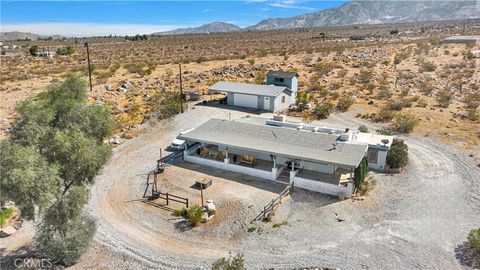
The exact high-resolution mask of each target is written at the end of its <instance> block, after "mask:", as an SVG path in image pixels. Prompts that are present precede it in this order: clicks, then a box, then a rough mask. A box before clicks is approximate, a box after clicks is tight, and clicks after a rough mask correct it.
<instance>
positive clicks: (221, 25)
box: [152, 22, 242, 35]
mask: <svg viewBox="0 0 480 270" xmlns="http://www.w3.org/2000/svg"><path fill="white" fill-rule="evenodd" d="M241 29H242V28H240V27H239V26H237V25H235V24H232V23H225V22H212V23H208V24H204V25H201V26H199V27H191V28H179V29H175V30H172V31H166V32H157V33H153V34H152V35H178V34H198V33H222V32H235V31H239V30H241Z"/></svg>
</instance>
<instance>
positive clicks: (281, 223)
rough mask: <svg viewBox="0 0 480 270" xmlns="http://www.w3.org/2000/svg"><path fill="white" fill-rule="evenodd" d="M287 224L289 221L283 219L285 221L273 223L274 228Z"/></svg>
mask: <svg viewBox="0 0 480 270" xmlns="http://www.w3.org/2000/svg"><path fill="white" fill-rule="evenodd" d="M287 224H288V221H283V222H280V223H273V225H272V228H278V227H281V226H284V225H287Z"/></svg>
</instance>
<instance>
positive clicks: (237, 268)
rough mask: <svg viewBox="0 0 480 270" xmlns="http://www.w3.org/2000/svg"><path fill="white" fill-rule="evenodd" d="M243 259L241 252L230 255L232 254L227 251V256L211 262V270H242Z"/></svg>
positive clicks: (243, 267)
mask: <svg viewBox="0 0 480 270" xmlns="http://www.w3.org/2000/svg"><path fill="white" fill-rule="evenodd" d="M244 264H245V259H243V254H242V253H238V254H236V255H235V256H233V257H232V254H231V253H229V256H228V258H225V257H223V258H220V259H218V260H216V261H215V262H214V263H213V264H212V270H243V269H245V266H244Z"/></svg>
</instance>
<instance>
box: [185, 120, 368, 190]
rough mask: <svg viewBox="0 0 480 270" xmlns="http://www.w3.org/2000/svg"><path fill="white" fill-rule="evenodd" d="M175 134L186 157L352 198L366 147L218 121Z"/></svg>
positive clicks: (336, 137)
mask: <svg viewBox="0 0 480 270" xmlns="http://www.w3.org/2000/svg"><path fill="white" fill-rule="evenodd" d="M178 138H179V139H182V140H185V141H186V142H187V147H185V150H184V153H183V156H184V160H185V161H188V162H194V163H198V164H202V165H205V166H209V167H213V168H218V169H223V170H228V171H233V172H238V173H243V174H246V175H251V176H255V177H259V178H263V179H268V180H272V181H277V182H284V183H289V184H293V185H294V186H295V187H300V188H304V189H308V190H312V191H317V192H322V193H326V194H330V195H334V196H340V197H350V196H351V194H352V192H353V173H354V170H355V168H357V167H358V165H359V163H360V161H361V160H362V159H363V158H364V157H365V156H366V154H367V149H368V145H367V144H352V143H347V142H344V141H343V139H344V138H343V137H342V136H341V135H338V134H326V133H320V132H311V131H305V130H297V129H291V128H284V127H278V126H272V125H265V124H256V123H247V122H244V121H231V120H221V119H210V120H208V121H207V122H205V123H203V124H202V125H200V126H199V127H197V128H195V129H193V130H191V131H189V132H186V133H184V134H182V135H180V136H179V137H178Z"/></svg>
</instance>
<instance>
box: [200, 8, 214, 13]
mask: <svg viewBox="0 0 480 270" xmlns="http://www.w3.org/2000/svg"><path fill="white" fill-rule="evenodd" d="M210 11H212V10H211V9H209V8H205V9H202V11H200V12H201V13H207V12H210Z"/></svg>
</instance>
